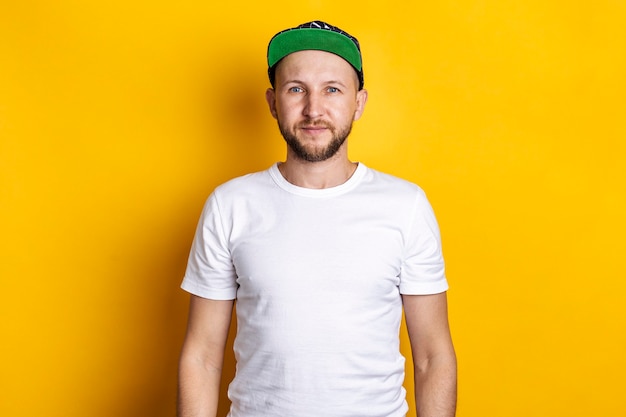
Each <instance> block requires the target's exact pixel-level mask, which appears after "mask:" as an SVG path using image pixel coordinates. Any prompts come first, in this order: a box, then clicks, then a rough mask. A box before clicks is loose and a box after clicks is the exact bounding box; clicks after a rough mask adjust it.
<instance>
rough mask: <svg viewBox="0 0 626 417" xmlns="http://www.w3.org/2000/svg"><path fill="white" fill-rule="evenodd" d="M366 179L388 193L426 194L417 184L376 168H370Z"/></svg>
mask: <svg viewBox="0 0 626 417" xmlns="http://www.w3.org/2000/svg"><path fill="white" fill-rule="evenodd" d="M366 178H367V182H368V183H369V184H370V185H372V186H374V187H377V188H380V189H381V190H382V191H386V192H388V193H392V194H393V193H400V194H405V193H409V194H415V193H417V194H422V195H423V194H424V191H423V190H422V188H421V187H420V186H419V185H417V184H416V183H415V182H412V181H409V180H407V179H405V178H401V177H399V176H396V175H394V174H390V173H387V172H383V171H379V170H377V169H374V168H369V167H368V175H367V176H366Z"/></svg>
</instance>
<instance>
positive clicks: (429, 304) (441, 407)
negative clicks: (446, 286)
mask: <svg viewBox="0 0 626 417" xmlns="http://www.w3.org/2000/svg"><path fill="white" fill-rule="evenodd" d="M402 302H403V304H404V313H405V318H406V324H407V330H408V333H409V339H410V340H411V351H412V353H413V366H414V370H415V404H416V407H417V415H418V416H419V417H453V416H454V415H455V412H456V355H455V353H454V347H453V345H452V338H451V337H450V327H449V325H448V304H447V298H446V293H445V292H444V293H441V294H434V295H403V296H402Z"/></svg>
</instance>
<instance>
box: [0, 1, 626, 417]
mask: <svg viewBox="0 0 626 417" xmlns="http://www.w3.org/2000/svg"><path fill="white" fill-rule="evenodd" d="M318 18H321V19H325V20H328V21H329V22H331V23H333V24H336V25H338V26H340V27H342V28H344V29H346V30H348V31H349V32H352V33H353V34H355V35H357V36H358V37H359V39H360V41H361V43H362V49H363V55H364V62H365V80H366V87H367V88H368V89H369V92H370V100H369V103H368V106H367V109H366V112H365V114H364V116H363V118H362V119H361V120H360V121H359V122H358V123H357V125H356V127H355V129H354V131H353V135H352V137H351V140H350V142H351V144H350V146H351V157H352V158H353V159H355V160H359V161H363V162H365V163H366V164H367V165H369V166H371V167H373V168H377V169H380V170H383V171H387V172H390V173H392V174H395V175H398V176H401V177H404V178H407V179H409V180H412V181H415V182H417V183H419V184H420V185H421V186H422V187H423V188H424V189H425V190H426V192H427V194H428V196H429V198H430V200H431V202H432V204H433V206H434V208H435V210H436V213H437V215H438V219H439V222H440V225H441V230H442V236H443V243H444V250H445V255H446V260H447V265H448V276H449V281H450V284H451V291H450V293H449V297H450V304H451V306H450V319H451V324H452V329H453V332H454V340H455V344H456V348H457V352H458V357H459V384H460V385H459V386H460V388H459V409H458V416H459V417H484V416H498V417H499V416H511V417H516V416H550V417H552V416H623V415H626V403H624V400H623V395H624V382H623V381H624V375H625V374H626V359H625V353H626V308H625V304H626V296H625V293H626V284H625V278H626V274H625V272H626V268H625V266H624V254H623V253H624V249H625V248H626V247H625V244H624V235H625V233H626V224H625V223H626V222H625V220H624V213H625V210H626V204H625V201H624V200H625V197H624V194H625V192H626V186H625V180H626V170H625V168H624V163H625V159H626V158H625V157H624V154H625V151H626V146H625V144H624V142H625V139H626V122H625V119H626V117H625V105H624V102H625V97H626V82H625V78H626V29H624V28H625V25H624V21H626V20H625V19H626V4H625V2H624V1H620V0H598V1H595V2H580V1H579V2H571V1H539V0H527V1H513V0H484V1H468V0H465V1H463V0H461V1H451V0H442V1H428V2H427V1H424V2H418V3H416V2H405V1H396V0H391V1H385V2H374V1H369V0H361V1H346V2H340V1H335V0H332V1H331V0H309V1H303V2H299V3H298V4H297V5H295V3H293V2H292V1H283V0H278V1H275V2H270V3H265V2H257V1H247V2H223V3H221V2H219V3H216V2H211V1H203V2H200V1H184V0H183V1H180V2H169V1H167V2H166V1H154V0H153V1H145V0H136V1H121V0H114V1H78V0H56V1H51V0H50V1H29V0H25V1H19V2H18V1H9V0H2V2H1V3H0V257H1V258H0V277H1V281H0V282H1V287H0V314H1V316H0V317H1V323H0V326H1V327H0V335H1V337H2V341H1V344H0V350H1V355H0V358H1V359H0V360H1V364H0V415H3V416H64V417H67V416H70V417H74V416H75V417H84V416H94V417H99V416H102V417H110V416H127V417H131V416H133V417H136V416H172V415H173V414H174V404H175V387H176V365H177V364H176V362H177V357H178V351H179V348H180V344H181V341H182V337H183V333H184V327H185V321H186V308H187V296H186V295H185V294H184V293H183V292H182V291H181V290H179V289H178V286H179V284H180V280H181V277H182V274H183V272H184V268H185V263H186V258H187V253H188V250H189V246H190V244H191V239H192V236H193V232H194V227H195V224H196V221H197V219H198V215H199V213H200V210H201V207H202V204H203V202H204V199H205V198H206V197H207V195H208V194H209V192H210V191H211V190H212V188H213V187H214V186H216V185H217V184H219V183H221V182H223V181H225V180H227V179H229V178H231V177H233V176H236V175H240V174H243V173H246V172H249V171H254V170H260V169H264V168H266V167H268V166H269V165H270V164H271V163H272V162H274V161H275V160H278V159H282V158H283V155H284V145H283V142H282V138H280V136H279V135H278V132H277V129H276V127H275V123H274V120H273V119H272V118H271V117H270V115H269V113H268V111H267V109H266V106H265V102H264V99H263V97H264V90H265V88H266V87H267V85H268V82H267V80H266V74H265V61H264V60H265V50H266V44H267V41H268V40H269V38H270V37H271V36H272V35H273V34H274V33H275V32H276V31H278V30H280V29H283V28H285V27H290V26H293V25H296V24H299V23H302V22H304V21H308V20H313V19H318ZM402 338H403V342H404V346H405V348H406V346H407V345H406V337H405V335H404V334H403V335H402ZM227 365H228V368H229V372H232V356H229V358H228V364H227ZM406 385H407V387H408V388H409V389H410V388H411V386H412V384H411V381H410V377H409V378H408V379H407V384H406ZM409 400H410V402H411V406H412V399H411V398H409ZM413 413H414V412H413V411H412V414H410V415H414V414H413Z"/></svg>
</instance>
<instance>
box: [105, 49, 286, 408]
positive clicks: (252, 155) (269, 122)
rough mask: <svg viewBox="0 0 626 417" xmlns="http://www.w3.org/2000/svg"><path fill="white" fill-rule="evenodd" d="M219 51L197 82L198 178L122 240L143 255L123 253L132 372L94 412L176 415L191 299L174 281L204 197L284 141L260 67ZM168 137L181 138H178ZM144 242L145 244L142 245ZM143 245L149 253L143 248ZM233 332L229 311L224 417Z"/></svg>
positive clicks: (259, 164)
mask: <svg viewBox="0 0 626 417" xmlns="http://www.w3.org/2000/svg"><path fill="white" fill-rule="evenodd" d="M213 55H215V53H213ZM217 55H218V56H222V57H226V58H224V59H223V60H222V61H221V63H220V66H221V69H219V70H216V69H213V70H212V71H211V73H212V74H216V73H219V75H218V76H217V77H216V76H215V75H213V76H212V77H211V79H207V80H204V81H205V82H206V85H204V87H202V86H201V87H200V88H199V91H203V93H200V97H199V101H200V103H198V104H197V107H198V111H199V112H203V113H207V112H208V111H211V112H212V114H207V115H206V118H202V119H203V120H204V121H205V122H204V123H205V124H204V125H202V126H199V127H198V130H199V131H200V132H201V133H202V135H203V136H204V137H203V141H202V144H201V147H202V146H204V147H202V148H201V149H198V155H200V156H199V157H198V159H197V160H196V159H194V160H193V161H192V163H193V162H196V163H198V164H201V169H200V170H199V171H200V172H201V176H202V177H201V178H200V179H198V178H190V179H189V181H196V182H197V185H198V186H197V187H188V188H189V189H190V190H191V192H192V193H194V195H190V196H189V199H188V200H187V201H181V202H180V203H179V204H175V205H174V206H175V207H176V209H174V210H171V209H170V210H168V211H166V212H164V213H163V215H162V216H163V217H161V218H162V222H161V224H158V225H155V224H150V225H146V224H144V225H138V227H137V229H136V230H134V231H127V232H126V236H131V238H130V239H134V240H135V242H129V241H128V240H126V241H125V242H124V246H125V247H137V248H143V249H142V253H143V254H144V255H142V256H143V258H142V257H141V256H139V257H133V256H132V255H128V257H129V258H131V259H133V260H132V261H129V262H131V264H130V265H128V267H129V268H132V269H133V271H130V273H132V274H134V277H135V278H134V279H135V280H136V281H137V282H136V283H135V284H133V288H132V291H133V292H134V294H131V295H130V297H136V298H137V299H140V300H141V309H142V311H141V314H139V315H138V314H137V310H138V308H137V307H135V308H134V309H133V307H132V306H130V307H129V310H128V311H127V312H124V313H123V314H124V315H126V316H129V320H128V321H127V322H126V323H121V324H120V325H121V326H125V327H127V328H128V327H130V328H132V329H134V330H133V331H131V333H133V334H134V336H133V337H132V338H131V340H132V341H133V344H134V346H123V347H122V348H121V349H125V350H126V351H128V352H131V353H130V354H128V355H129V356H132V358H129V359H128V361H127V363H126V366H131V367H132V368H133V371H132V372H130V371H129V372H128V374H129V375H132V376H131V377H129V379H130V381H127V383H125V384H124V387H120V388H119V391H118V392H117V394H116V397H117V398H115V399H114V400H113V401H111V402H110V403H108V404H107V406H105V407H104V408H106V410H100V412H99V413H98V415H102V416H105V415H116V416H120V417H136V416H155V417H159V416H163V417H165V416H168V417H171V416H173V415H175V411H174V410H175V404H176V385H177V367H178V356H179V352H180V347H181V345H182V341H183V338H184V333H185V328H186V321H187V308H188V300H189V296H188V294H187V293H186V292H184V291H183V290H181V289H180V282H181V280H182V277H183V274H184V271H185V267H186V263H187V256H188V252H189V248H190V246H191V242H192V238H193V234H194V232H195V227H196V223H197V221H198V216H199V214H200V210H201V207H202V204H203V203H204V200H205V199H206V197H207V196H208V193H209V192H210V191H211V190H212V189H213V188H214V187H215V186H217V185H218V184H220V183H222V182H224V181H226V180H228V179H230V178H232V177H235V176H239V175H242V174H244V173H247V172H252V171H258V170H260V169H265V168H267V167H268V166H269V165H270V164H271V163H272V162H273V161H274V158H275V156H273V155H275V154H276V151H275V149H278V148H279V147H281V148H282V143H281V141H280V140H278V139H276V138H274V139H272V135H274V136H276V132H277V129H276V127H275V123H274V119H272V117H271V115H270V114H269V111H268V110H267V107H266V105H265V101H264V92H265V88H267V86H268V82H267V80H266V78H265V73H264V68H262V67H261V68H257V67H258V65H252V64H248V63H242V62H241V59H242V58H241V57H240V56H239V57H233V58H228V57H229V54H228V53H218V54H217ZM235 58H237V60H235ZM244 59H245V57H244ZM206 73H209V71H207V72H206ZM207 109H209V110H207ZM215 109H218V111H217V112H216V111H215ZM277 137H279V136H277ZM182 139H183V140H184V138H182ZM173 140H174V141H175V142H180V140H181V138H173ZM270 142H273V143H270ZM216 150H218V151H216ZM146 210H152V211H154V207H146ZM144 228H151V229H152V230H154V229H158V232H154V231H153V232H152V236H155V233H156V235H157V236H158V241H155V240H154V239H153V240H150V241H149V242H146V241H144V240H145V239H146V238H145V233H144V230H143V229H144ZM146 246H150V248H149V249H148V250H146V249H145V248H146ZM147 252H148V253H150V256H146V255H145V253H147ZM124 291H128V290H127V289H124ZM235 333H236V320H235V318H234V317H233V324H232V326H231V331H230V334H229V341H228V345H227V347H226V355H225V363H224V371H223V377H222V386H221V393H220V405H219V411H218V416H219V417H223V416H226V414H227V413H228V409H229V406H230V404H229V401H228V398H227V387H228V384H229V383H230V381H231V380H232V377H233V376H234V373H235V359H234V354H233V351H232V345H233V339H234V335H235ZM124 354H127V353H124ZM127 371H128V370H127Z"/></svg>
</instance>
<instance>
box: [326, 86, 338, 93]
mask: <svg viewBox="0 0 626 417" xmlns="http://www.w3.org/2000/svg"><path fill="white" fill-rule="evenodd" d="M328 92H329V93H338V92H339V89H338V88H337V87H328Z"/></svg>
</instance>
